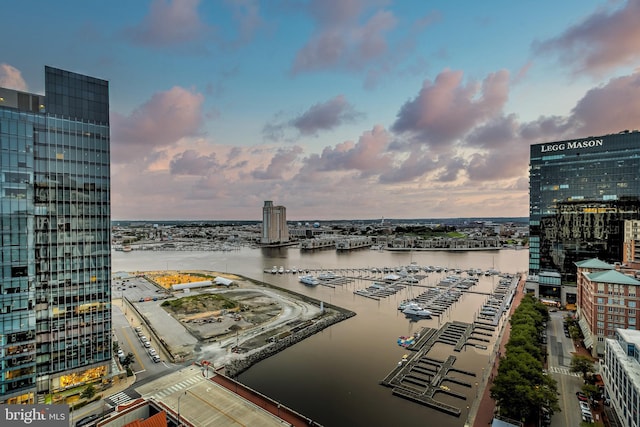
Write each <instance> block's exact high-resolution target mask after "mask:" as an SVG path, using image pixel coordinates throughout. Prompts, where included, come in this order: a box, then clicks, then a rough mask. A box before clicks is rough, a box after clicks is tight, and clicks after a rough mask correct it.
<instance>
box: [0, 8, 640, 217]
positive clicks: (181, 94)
mask: <svg viewBox="0 0 640 427" xmlns="http://www.w3.org/2000/svg"><path fill="white" fill-rule="evenodd" d="M2 17H3V19H2V25H1V26H0V40H2V43H1V45H0V86H2V87H6V88H12V89H17V90H22V91H27V92H32V93H38V94H43V93H44V66H45V65H49V66H53V67H57V68H62V69H65V70H69V71H73V72H77V73H81V74H87V75H90V76H94V77H98V78H101V79H105V80H108V81H109V90H110V122H111V185H112V189H111V202H112V206H111V208H112V209H111V210H112V218H113V219H114V220H124V219H139V220H154V219H157V220H160V219H184V220H260V219H261V218H262V206H263V204H264V201H265V200H272V201H273V202H274V204H275V205H283V206H285V207H286V208H287V219H289V220H294V221H295V220H300V221H302V220H331V219H377V218H399V219H403V218H458V217H526V216H528V212H529V194H528V183H529V181H528V164H529V146H530V145H531V144H537V143H543V142H549V141H557V140H566V139H581V138H585V137H588V136H597V135H604V134H608V133H617V132H619V131H622V130H625V129H629V130H634V129H638V128H640V25H638V22H640V0H628V1H622V0H599V1H595V0H563V1H556V0H553V1H552V0H540V1H536V2H530V1H527V2H524V1H513V0H510V1H505V0H494V1H491V2H476V1H472V2H452V1H447V0H432V1H424V0H415V1H414V0H396V1H391V0H264V1H259V0H201V1H198V0H144V1H143V0H138V1H128V0H110V1H108V2H107V1H102V2H87V1H82V0H66V1H64V2H52V1H49V0H23V1H19V2H4V3H3V5H2Z"/></svg>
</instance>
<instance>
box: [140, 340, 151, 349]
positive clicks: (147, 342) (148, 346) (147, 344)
mask: <svg viewBox="0 0 640 427" xmlns="http://www.w3.org/2000/svg"><path fill="white" fill-rule="evenodd" d="M142 345H144V346H145V348H151V343H150V342H149V341H145V342H143V343H142Z"/></svg>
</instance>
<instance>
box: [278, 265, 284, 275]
mask: <svg viewBox="0 0 640 427" xmlns="http://www.w3.org/2000/svg"><path fill="white" fill-rule="evenodd" d="M278 273H280V274H284V267H282V266H280V268H279V269H278Z"/></svg>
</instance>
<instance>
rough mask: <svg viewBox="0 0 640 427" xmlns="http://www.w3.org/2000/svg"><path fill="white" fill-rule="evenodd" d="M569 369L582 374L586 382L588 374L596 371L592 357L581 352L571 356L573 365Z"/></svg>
mask: <svg viewBox="0 0 640 427" xmlns="http://www.w3.org/2000/svg"><path fill="white" fill-rule="evenodd" d="M569 370H570V371H571V372H574V373H580V374H582V379H583V380H584V381H585V382H586V381H587V376H588V375H589V374H591V373H593V372H595V368H594V366H593V361H592V360H591V358H590V357H589V356H583V355H581V354H576V355H574V356H573V357H572V358H571V367H570V368H569Z"/></svg>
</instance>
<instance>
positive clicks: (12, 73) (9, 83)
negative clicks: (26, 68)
mask: <svg viewBox="0 0 640 427" xmlns="http://www.w3.org/2000/svg"><path fill="white" fill-rule="evenodd" d="M0 87H4V88H7V89H13V90H19V91H22V92H27V91H28V88H27V83H26V82H25V81H24V79H23V78H22V73H21V72H20V70H18V69H17V68H15V67H13V66H11V65H9V64H5V63H0Z"/></svg>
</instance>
